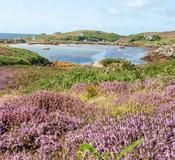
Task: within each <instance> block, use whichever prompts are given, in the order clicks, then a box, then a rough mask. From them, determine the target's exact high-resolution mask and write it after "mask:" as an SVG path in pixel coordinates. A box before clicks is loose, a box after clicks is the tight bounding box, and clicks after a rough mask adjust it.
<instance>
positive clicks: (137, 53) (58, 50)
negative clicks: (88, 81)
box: [12, 44, 147, 64]
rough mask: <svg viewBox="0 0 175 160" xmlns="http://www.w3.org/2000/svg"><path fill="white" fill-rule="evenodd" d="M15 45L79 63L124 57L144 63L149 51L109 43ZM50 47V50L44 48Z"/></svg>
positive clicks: (55, 58) (45, 55)
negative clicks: (142, 58) (143, 58)
mask: <svg viewBox="0 0 175 160" xmlns="http://www.w3.org/2000/svg"><path fill="white" fill-rule="evenodd" d="M12 46H13V47H18V48H25V49H29V50H31V51H35V52H37V53H39V54H40V55H41V56H43V57H46V58H47V59H49V60H50V61H66V62H71V63H77V64H91V63H94V62H96V61H99V60H102V59H104V58H123V59H126V60H129V61H131V62H132V63H135V64H142V63H144V62H143V61H142V60H140V58H141V57H143V56H144V55H145V53H146V52H147V50H146V49H143V48H137V47H126V48H123V49H121V48H119V47H117V46H109V45H104V46H103V45H58V46H57V45H27V44H17V45H12ZM44 48H49V50H44Z"/></svg>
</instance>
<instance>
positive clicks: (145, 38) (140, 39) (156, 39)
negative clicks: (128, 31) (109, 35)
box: [117, 31, 175, 47]
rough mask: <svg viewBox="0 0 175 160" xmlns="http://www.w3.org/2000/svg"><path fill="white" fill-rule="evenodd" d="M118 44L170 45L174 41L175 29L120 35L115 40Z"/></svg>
mask: <svg viewBox="0 0 175 160" xmlns="http://www.w3.org/2000/svg"><path fill="white" fill-rule="evenodd" d="M117 43H118V44H123V45H133V46H150V47H151V46H162V45H172V44H173V43H175V31H167V32H144V33H139V34H132V35H128V36H121V37H120V39H119V40H117Z"/></svg>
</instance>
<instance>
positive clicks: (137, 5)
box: [126, 0, 150, 8]
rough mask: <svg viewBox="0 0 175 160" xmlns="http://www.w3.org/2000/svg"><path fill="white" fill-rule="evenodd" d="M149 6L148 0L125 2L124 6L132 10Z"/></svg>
mask: <svg viewBox="0 0 175 160" xmlns="http://www.w3.org/2000/svg"><path fill="white" fill-rule="evenodd" d="M149 4H150V0H127V1H126V5H127V6H128V7H132V8H142V7H146V6H148V5H149Z"/></svg>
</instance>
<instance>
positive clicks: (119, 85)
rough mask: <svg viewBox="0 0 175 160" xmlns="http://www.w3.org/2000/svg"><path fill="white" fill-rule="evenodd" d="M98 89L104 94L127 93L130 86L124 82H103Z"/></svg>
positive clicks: (130, 88)
mask: <svg viewBox="0 0 175 160" xmlns="http://www.w3.org/2000/svg"><path fill="white" fill-rule="evenodd" d="M99 88H100V89H101V90H102V91H104V92H105V93H111V92H112V93H116V94H122V93H128V92H129V91H131V90H132V85H131V84H129V83H125V82H104V83H101V84H100V85H99Z"/></svg>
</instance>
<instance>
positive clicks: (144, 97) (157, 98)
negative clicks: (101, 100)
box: [115, 92, 163, 111]
mask: <svg viewBox="0 0 175 160" xmlns="http://www.w3.org/2000/svg"><path fill="white" fill-rule="evenodd" d="M162 100H163V96H162V95H161V94H158V93H154V92H149V93H144V92H140V93H139V92H136V93H134V94H126V95H120V96H118V97H117V98H116V99H115V103H116V105H117V106H120V105H122V104H124V105H125V107H126V106H130V107H137V106H140V107H141V109H142V111H143V110H145V109H146V108H145V107H150V106H152V107H158V106H159V105H160V104H161V102H162Z"/></svg>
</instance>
